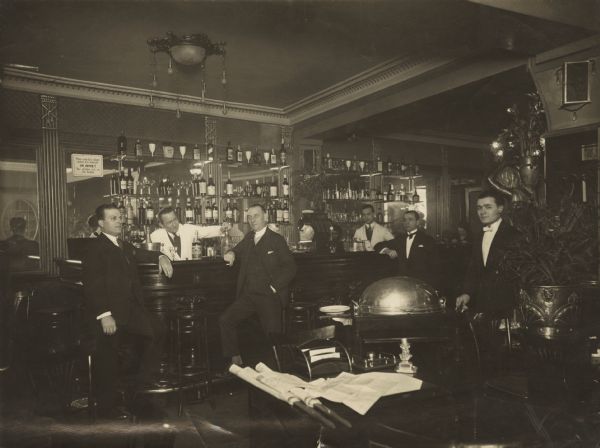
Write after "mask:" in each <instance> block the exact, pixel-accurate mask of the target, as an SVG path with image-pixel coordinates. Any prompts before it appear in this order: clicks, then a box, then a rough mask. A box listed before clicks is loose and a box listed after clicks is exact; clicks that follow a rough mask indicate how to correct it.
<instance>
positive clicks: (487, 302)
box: [456, 191, 519, 319]
mask: <svg viewBox="0 0 600 448" xmlns="http://www.w3.org/2000/svg"><path fill="white" fill-rule="evenodd" d="M503 211H504V197H503V196H502V194H501V193H498V192H496V191H484V192H482V193H481V194H480V195H479V197H478V199H477V215H478V216H479V220H480V221H481V224H482V225H483V226H484V227H483V229H482V232H480V233H479V234H478V235H477V236H476V237H475V239H474V240H473V250H472V252H471V259H470V261H469V267H468V269H467V274H466V277H465V281H464V284H463V294H461V295H459V296H458V297H457V298H456V309H457V310H459V311H465V310H467V309H470V310H471V311H473V312H474V313H475V314H476V315H477V314H479V313H483V315H485V316H486V317H488V318H492V319H499V318H503V317H507V316H508V315H509V313H510V312H511V311H512V309H513V308H514V306H515V303H516V299H517V291H518V289H517V285H516V284H515V282H511V281H509V280H508V279H507V278H506V277H505V276H504V275H503V272H502V270H501V269H500V263H501V261H502V258H503V256H504V253H505V251H506V249H507V248H508V247H509V246H510V245H511V244H514V241H515V239H518V237H519V232H518V231H517V230H516V229H515V228H514V227H512V226H511V225H510V224H509V223H508V222H506V221H504V220H503V219H502V213H503Z"/></svg>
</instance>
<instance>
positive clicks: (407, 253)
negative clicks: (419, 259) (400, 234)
mask: <svg viewBox="0 0 600 448" xmlns="http://www.w3.org/2000/svg"><path fill="white" fill-rule="evenodd" d="M415 233H417V231H416V230H413V231H412V232H408V233H407V234H406V259H407V260H408V256H409V255H410V248H411V247H412V245H413V243H414V241H415V237H414V235H415ZM411 235H413V236H412V238H409V236H411Z"/></svg>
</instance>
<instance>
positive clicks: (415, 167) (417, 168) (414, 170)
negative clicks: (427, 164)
mask: <svg viewBox="0 0 600 448" xmlns="http://www.w3.org/2000/svg"><path fill="white" fill-rule="evenodd" d="M413 175H414V176H418V175H419V165H417V164H416V163H415V165H414V166H413Z"/></svg>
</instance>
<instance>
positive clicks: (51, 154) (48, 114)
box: [37, 95, 67, 275]
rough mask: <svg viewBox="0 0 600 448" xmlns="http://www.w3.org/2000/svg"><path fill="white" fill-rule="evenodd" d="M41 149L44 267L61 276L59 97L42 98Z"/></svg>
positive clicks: (63, 189) (63, 223) (63, 218)
mask: <svg viewBox="0 0 600 448" xmlns="http://www.w3.org/2000/svg"><path fill="white" fill-rule="evenodd" d="M40 101H41V106H42V117H41V118H42V146H41V148H40V150H39V151H38V156H37V170H38V190H39V202H40V252H41V253H40V255H41V267H42V270H43V271H44V272H47V273H48V274H49V275H58V267H57V266H56V263H55V262H54V260H55V258H66V256H67V179H66V165H65V156H64V154H63V152H62V151H61V149H60V146H59V141H58V104H57V101H56V97H54V96H49V95H40Z"/></svg>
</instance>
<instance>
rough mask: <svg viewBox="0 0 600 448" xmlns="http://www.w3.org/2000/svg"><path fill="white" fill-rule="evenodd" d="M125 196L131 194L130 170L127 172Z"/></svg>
mask: <svg viewBox="0 0 600 448" xmlns="http://www.w3.org/2000/svg"><path fill="white" fill-rule="evenodd" d="M127 194H133V176H132V175H131V168H129V171H128V172H127Z"/></svg>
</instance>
